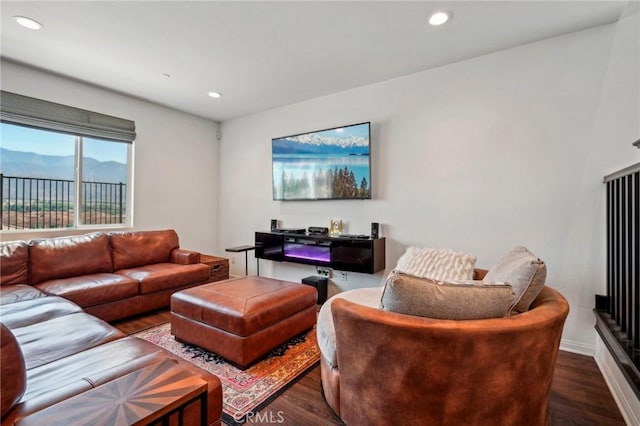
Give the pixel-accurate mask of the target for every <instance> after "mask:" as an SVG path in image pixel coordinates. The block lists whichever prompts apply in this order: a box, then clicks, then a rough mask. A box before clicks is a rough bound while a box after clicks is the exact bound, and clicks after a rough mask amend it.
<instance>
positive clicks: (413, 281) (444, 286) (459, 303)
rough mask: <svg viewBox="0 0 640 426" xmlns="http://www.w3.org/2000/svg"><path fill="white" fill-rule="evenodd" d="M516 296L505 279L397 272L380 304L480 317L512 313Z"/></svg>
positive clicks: (434, 314)
mask: <svg viewBox="0 0 640 426" xmlns="http://www.w3.org/2000/svg"><path fill="white" fill-rule="evenodd" d="M514 296H515V295H514V292H513V290H512V289H511V285H509V284H506V283H483V282H482V281H471V280H468V281H467V280H464V281H451V282H445V281H436V280H432V279H429V278H420V277H416V276H413V275H407V274H401V273H395V274H392V275H391V276H390V277H389V278H388V279H387V282H386V284H385V286H384V289H383V292H382V298H381V300H380V307H381V308H382V309H384V310H385V311H391V312H396V313H400V314H406V315H415V316H420V317H427V318H436V319H449V320H477V319H487V318H501V317H505V316H509V314H510V311H511V307H512V306H513V300H514Z"/></svg>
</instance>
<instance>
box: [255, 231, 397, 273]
mask: <svg viewBox="0 0 640 426" xmlns="http://www.w3.org/2000/svg"><path fill="white" fill-rule="evenodd" d="M255 246H256V257H257V258H259V259H267V260H275V261H277V262H292V263H304V264H307V265H316V266H325V267H327V268H332V269H336V270H338V271H350V272H362V273H365V274H375V273H376V272H380V271H382V270H384V268H385V239H384V238H376V239H371V238H353V237H330V236H328V235H304V234H289V233H282V232H256V241H255Z"/></svg>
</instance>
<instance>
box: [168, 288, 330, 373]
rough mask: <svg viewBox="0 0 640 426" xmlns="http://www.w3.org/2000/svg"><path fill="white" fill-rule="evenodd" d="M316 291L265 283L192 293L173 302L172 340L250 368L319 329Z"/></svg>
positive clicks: (173, 298)
mask: <svg viewBox="0 0 640 426" xmlns="http://www.w3.org/2000/svg"><path fill="white" fill-rule="evenodd" d="M317 298H318V293H317V291H316V289H315V288H313V287H310V286H307V285H303V284H298V283H293V282H289V281H281V280H275V279H271V278H264V277H242V278H235V279H230V280H225V281H218V282H214V283H210V284H204V285H201V286H198V287H192V288H189V289H186V290H182V291H179V292H177V293H174V294H173V295H172V296H171V334H173V335H174V336H175V338H176V340H178V341H181V342H186V343H191V344H194V345H197V346H200V347H201V348H204V349H206V350H208V351H210V352H214V353H216V354H218V355H220V356H222V357H224V358H226V359H227V360H229V361H230V362H231V363H233V364H235V365H237V366H239V367H241V368H246V367H247V366H249V365H250V364H251V363H253V362H254V361H256V360H257V359H258V358H260V357H261V356H262V355H264V354H266V353H267V352H269V351H270V350H271V349H273V348H275V347H276V346H278V345H280V344H282V343H284V342H286V341H287V340H289V339H290V338H292V337H294V336H296V335H298V334H300V333H302V332H303V331H305V330H308V329H310V328H312V327H313V325H314V324H315V323H316V300H317Z"/></svg>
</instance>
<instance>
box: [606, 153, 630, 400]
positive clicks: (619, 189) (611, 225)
mask: <svg viewBox="0 0 640 426" xmlns="http://www.w3.org/2000/svg"><path fill="white" fill-rule="evenodd" d="M604 183H605V186H606V213H607V223H606V227H607V228H606V232H607V294H606V295H603V296H600V295H598V296H596V319H597V324H596V330H597V331H598V333H599V334H600V336H601V337H602V338H603V341H604V342H605V344H606V345H607V346H608V347H609V350H610V351H611V353H612V355H613V356H614V359H615V360H616V362H617V363H618V365H619V366H620V368H621V370H622V371H623V373H624V375H625V376H626V378H627V380H628V381H629V383H630V384H631V385H632V388H633V389H634V391H635V392H636V394H637V395H638V397H640V163H638V164H636V165H634V166H631V167H628V168H626V169H624V170H620V171H619V172H617V173H613V174H611V175H609V176H606V177H605V178H604Z"/></svg>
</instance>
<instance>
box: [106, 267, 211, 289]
mask: <svg viewBox="0 0 640 426" xmlns="http://www.w3.org/2000/svg"><path fill="white" fill-rule="evenodd" d="M209 272H210V270H209V267H208V266H207V265H205V264H202V263H197V264H195V265H176V264H175V263H155V264H153V265H146V266H140V267H137V268H132V269H121V270H119V271H116V274H118V275H122V276H125V277H128V278H131V279H133V280H136V281H137V282H139V283H140V294H149V293H155V292H157V291H162V290H168V289H172V288H180V287H184V286H186V285H189V284H195V283H201V282H205V281H207V280H208V279H209Z"/></svg>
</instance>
